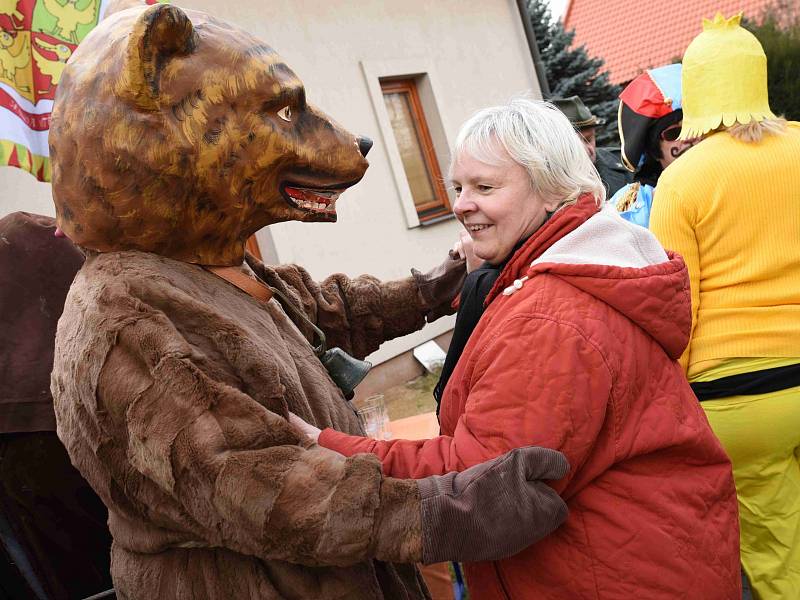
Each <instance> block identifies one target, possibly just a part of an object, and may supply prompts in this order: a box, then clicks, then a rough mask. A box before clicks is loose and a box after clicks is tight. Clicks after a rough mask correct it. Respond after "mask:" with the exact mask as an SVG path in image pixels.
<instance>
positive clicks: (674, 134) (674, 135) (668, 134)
mask: <svg viewBox="0 0 800 600" xmlns="http://www.w3.org/2000/svg"><path fill="white" fill-rule="evenodd" d="M680 134H681V125H680V123H678V124H677V125H672V126H670V127H667V128H666V129H665V130H664V131H662V132H661V133H660V134H659V135H658V137H659V138H661V139H662V140H664V141H665V142H674V141H675V140H677V139H678V136H679V135H680Z"/></svg>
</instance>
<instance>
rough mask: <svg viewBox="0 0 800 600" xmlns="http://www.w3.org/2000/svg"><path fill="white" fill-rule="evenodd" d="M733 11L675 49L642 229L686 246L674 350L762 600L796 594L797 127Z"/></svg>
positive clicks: (799, 406) (799, 505) (799, 469)
mask: <svg viewBox="0 0 800 600" xmlns="http://www.w3.org/2000/svg"><path fill="white" fill-rule="evenodd" d="M740 20H741V15H737V16H734V17H731V18H730V19H725V18H723V17H722V15H720V14H718V15H717V16H716V17H715V19H714V20H713V21H709V20H705V21H704V23H703V32H702V33H700V34H699V35H698V36H697V37H696V38H695V39H694V40H693V41H692V43H691V44H690V45H689V47H688V48H687V50H686V53H685V55H684V58H683V76H682V86H683V111H684V112H683V128H682V131H681V138H683V139H695V138H703V141H702V142H701V143H699V144H698V145H697V146H695V147H694V148H692V149H691V150H690V151H689V152H687V153H686V158H685V159H684V160H680V161H676V162H675V163H674V164H673V165H671V166H670V168H668V169H666V170H665V171H664V173H663V174H662V176H661V178H660V179H659V184H658V198H657V201H656V202H654V203H653V212H652V215H651V221H650V226H651V229H652V231H653V232H654V233H655V234H656V236H657V237H658V238H659V240H660V241H661V243H662V244H663V245H664V246H665V247H666V248H669V249H671V250H675V251H677V252H679V253H680V254H681V255H683V257H684V259H685V261H686V264H687V266H688V269H689V274H690V280H691V294H692V335H691V341H690V343H689V346H688V348H687V350H686V352H685V353H684V355H683V357H682V358H681V364H682V366H683V367H684V368H685V369H686V373H687V376H688V378H689V381H690V382H691V383H692V388H693V389H694V390H695V393H696V394H697V396H698V399H699V400H700V401H701V402H702V406H703V408H704V409H705V412H706V415H707V416H708V419H709V422H710V423H711V426H712V428H713V429H714V431H715V433H716V434H717V435H718V436H719V438H720V440H721V441H722V444H723V445H724V446H725V449H726V450H727V452H728V454H729V455H730V458H731V461H732V462H733V469H734V477H735V479H736V487H737V493H738V497H739V513H740V514H739V518H740V522H741V551H742V564H743V567H744V570H745V572H746V574H747V575H748V577H749V579H750V581H751V586H752V588H753V593H754V596H755V597H756V598H757V599H759V600H770V599H776V600H777V599H779V598H780V599H782V600H787V599H789V598H800V187H798V181H797V179H798V176H800V168H799V167H798V161H800V123H796V122H787V121H786V120H785V119H783V118H779V117H776V116H775V115H774V114H773V113H772V111H771V110H770V108H769V102H768V96H767V60H766V56H765V54H764V50H763V49H762V47H761V45H760V44H759V42H758V40H756V38H755V37H754V36H753V35H752V34H751V33H749V32H747V31H746V30H744V29H742V27H740V26H739V21H740Z"/></svg>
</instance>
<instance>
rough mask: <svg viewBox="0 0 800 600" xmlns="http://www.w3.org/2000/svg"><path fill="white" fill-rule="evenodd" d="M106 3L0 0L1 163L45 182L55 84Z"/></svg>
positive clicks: (102, 0)
mask: <svg viewBox="0 0 800 600" xmlns="http://www.w3.org/2000/svg"><path fill="white" fill-rule="evenodd" d="M153 1H154V0H149V1H148V2H147V3H148V4H152V3H153ZM108 2H109V0H0V166H2V165H8V166H11V167H19V168H21V169H25V170H26V171H29V172H30V173H31V174H32V175H33V176H34V177H36V178H37V179H38V180H39V181H50V161H49V159H48V146H47V134H48V130H49V127H50V112H51V111H52V110H53V98H54V97H55V93H56V87H57V86H58V82H59V80H60V79H61V72H62V71H63V70H64V67H65V66H66V64H67V60H69V57H70V56H71V55H72V53H73V52H74V51H75V48H76V47H77V46H78V44H79V43H80V41H81V40H82V39H83V38H84V37H86V35H87V34H88V33H89V32H90V31H91V30H92V28H93V27H94V26H95V25H97V23H98V21H99V20H100V19H102V18H103V13H104V11H105V8H106V6H107V4H108Z"/></svg>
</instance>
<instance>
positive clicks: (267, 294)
mask: <svg viewBox="0 0 800 600" xmlns="http://www.w3.org/2000/svg"><path fill="white" fill-rule="evenodd" d="M203 268H204V269H205V270H206V271H209V272H210V273H213V274H214V275H216V276H217V277H221V278H222V279H224V280H225V281H227V282H228V283H230V284H231V285H234V286H236V287H237V288H239V289H240V290H242V291H243V292H244V293H245V294H247V295H248V296H252V297H253V298H255V299H256V300H259V301H261V302H265V303H266V302H269V300H270V299H271V298H272V297H273V296H277V299H278V301H279V302H280V305H281V306H282V307H283V309H284V310H285V311H287V312H291V313H292V314H294V315H295V316H296V317H297V318H298V319H300V320H301V321H302V322H304V323H305V324H306V325H308V326H309V327H311V329H313V330H314V334H315V335H316V336H317V339H318V340H319V344H317V345H316V346H314V353H315V354H316V355H317V356H318V357H321V356H322V355H323V354H324V353H325V350H326V345H325V334H324V333H323V332H322V330H321V329H320V328H319V327H317V326H316V325H315V324H314V323H312V322H311V320H310V319H309V318H308V315H306V314H305V312H303V311H302V310H300V309H299V308H297V307H296V306H295V305H294V303H293V302H292V301H291V300H289V298H287V297H286V295H285V294H283V293H281V292H280V291H279V290H276V289H275V288H272V287H269V286H268V285H266V284H265V283H262V282H260V281H258V280H257V279H253V278H252V277H249V276H247V275H246V274H245V273H243V272H242V271H241V269H238V268H237V267H212V266H209V265H203Z"/></svg>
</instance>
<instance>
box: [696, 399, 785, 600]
mask: <svg viewBox="0 0 800 600" xmlns="http://www.w3.org/2000/svg"><path fill="white" fill-rule="evenodd" d="M702 407H703V408H704V409H705V412H706V415H707V416H708V421H709V423H711V427H712V429H713V430H714V433H716V434H717V437H718V438H719V440H720V441H721V442H722V445H723V446H724V447H725V450H726V451H727V453H728V456H730V459H731V462H732V463H733V476H734V479H735V480H736V492H737V495H738V498H739V523H740V529H741V551H742V565H743V567H744V570H745V573H747V576H748V578H749V579H750V584H751V586H752V588H753V594H754V596H755V598H757V599H758V600H790V599H800V387H795V388H790V389H787V390H781V391H779V392H773V393H771V394H762V395H758V396H732V397H729V398H723V399H720V400H708V401H705V402H703V403H702Z"/></svg>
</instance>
